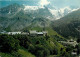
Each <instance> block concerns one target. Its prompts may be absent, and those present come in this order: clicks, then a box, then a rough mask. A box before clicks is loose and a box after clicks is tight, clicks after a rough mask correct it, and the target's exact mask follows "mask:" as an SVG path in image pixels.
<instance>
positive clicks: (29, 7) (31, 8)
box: [24, 6, 44, 10]
mask: <svg viewBox="0 0 80 57" xmlns="http://www.w3.org/2000/svg"><path fill="white" fill-rule="evenodd" d="M39 8H43V9H44V7H42V6H25V8H24V10H38V9H39Z"/></svg>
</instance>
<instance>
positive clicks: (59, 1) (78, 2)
mask: <svg viewBox="0 0 80 57" xmlns="http://www.w3.org/2000/svg"><path fill="white" fill-rule="evenodd" d="M12 3H18V4H24V5H30V6H47V5H51V6H55V7H57V8H63V7H66V6H74V7H80V0H0V8H1V7H5V6H8V5H10V4H12Z"/></svg>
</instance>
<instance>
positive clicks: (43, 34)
mask: <svg viewBox="0 0 80 57" xmlns="http://www.w3.org/2000/svg"><path fill="white" fill-rule="evenodd" d="M0 34H8V35H16V34H21V35H30V36H46V35H48V31H39V32H38V31H36V30H30V31H29V32H20V31H18V32H6V31H3V32H0Z"/></svg>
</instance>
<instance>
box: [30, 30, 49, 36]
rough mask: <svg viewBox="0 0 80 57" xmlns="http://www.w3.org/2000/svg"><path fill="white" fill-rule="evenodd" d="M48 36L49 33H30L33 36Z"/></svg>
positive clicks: (34, 31)
mask: <svg viewBox="0 0 80 57" xmlns="http://www.w3.org/2000/svg"><path fill="white" fill-rule="evenodd" d="M47 34H48V32H47V31H42V32H37V31H36V30H33V31H30V35H31V36H46V35H47Z"/></svg>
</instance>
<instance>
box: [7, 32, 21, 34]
mask: <svg viewBox="0 0 80 57" xmlns="http://www.w3.org/2000/svg"><path fill="white" fill-rule="evenodd" d="M7 34H8V35H16V34H21V32H8V33H7Z"/></svg>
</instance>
